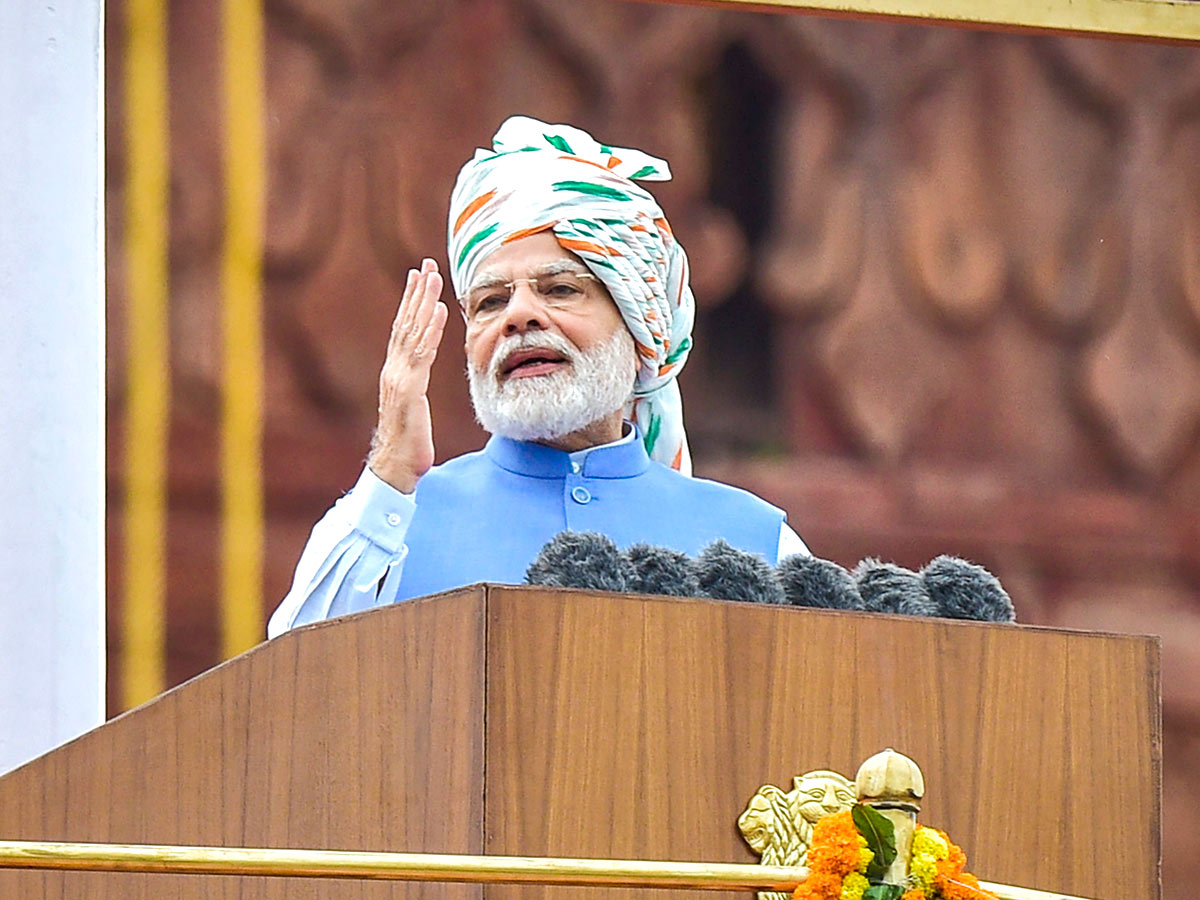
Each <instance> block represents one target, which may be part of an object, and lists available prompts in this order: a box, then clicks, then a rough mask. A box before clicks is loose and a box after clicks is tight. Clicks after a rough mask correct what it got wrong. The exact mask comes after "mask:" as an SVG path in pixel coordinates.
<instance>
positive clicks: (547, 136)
mask: <svg viewBox="0 0 1200 900" xmlns="http://www.w3.org/2000/svg"><path fill="white" fill-rule="evenodd" d="M492 146H493V149H492V150H477V151H476V153H475V158H474V159H472V160H470V161H469V162H468V163H467V164H466V165H465V166H463V168H462V171H461V172H459V174H458V182H457V184H455V186H454V193H453V194H452V195H451V197H450V226H449V236H448V249H449V253H450V277H451V280H452V282H453V284H454V290H455V294H456V295H458V296H462V295H463V293H464V292H465V291H466V289H467V286H468V285H470V284H471V281H472V279H473V278H474V276H475V272H476V270H477V269H478V267H479V265H480V264H481V263H482V262H483V261H484V260H485V259H487V257H488V256H490V255H491V254H492V253H493V252H494V251H495V250H496V249H497V248H499V247H500V246H502V245H503V244H505V243H507V242H509V241H514V240H516V239H518V238H520V237H524V236H526V235H528V234H532V233H535V232H538V231H543V230H545V229H547V228H552V229H553V230H554V234H555V236H556V237H557V238H558V242H559V243H560V244H561V245H562V246H563V247H565V248H566V249H568V250H570V251H572V252H573V253H575V254H576V255H577V256H579V257H580V259H582V260H583V261H584V263H585V264H586V265H587V267H588V268H589V269H590V270H591V271H592V273H593V274H595V275H596V276H597V277H598V278H599V279H600V280H601V281H602V282H603V283H604V285H605V287H607V288H608V292H609V294H611V295H612V298H613V300H614V301H616V304H617V308H618V309H619V310H620V312H621V317H622V318H623V319H624V320H625V325H626V327H627V328H628V329H629V333H630V334H632V335H633V339H634V342H635V345H636V347H637V353H638V361H639V363H640V365H639V368H638V375H637V380H636V382H635V383H634V393H633V398H632V405H631V410H630V412H629V414H630V416H631V417H632V418H633V421H634V422H636V423H637V426H638V429H639V430H640V431H641V433H642V437H643V439H644V440H645V442H646V450H647V452H648V453H649V454H650V456H651V458H652V459H656V460H658V461H660V462H662V463H665V464H666V465H669V466H671V467H673V468H675V469H678V470H680V471H681V472H683V473H684V474H691V457H690V455H689V453H688V446H687V435H686V434H685V433H684V430H683V401H682V400H681V398H680V395H679V386H678V384H676V382H675V377H676V375H678V374H679V370H680V369H682V368H683V364H684V362H686V361H687V357H688V351H689V350H691V346H692V324H693V322H694V320H695V300H694V299H693V297H692V289H691V287H690V286H689V284H688V261H687V256H686V254H685V253H684V252H683V248H682V247H680V246H679V244H678V242H677V241H676V240H675V237H674V236H673V235H672V233H671V227H670V226H669V225H668V224H667V220H666V217H665V216H664V215H663V211H662V209H660V208H659V206H658V203H657V202H655V200H654V198H653V197H652V196H651V195H650V194H649V192H647V191H646V190H645V189H643V188H642V187H640V186H639V185H637V184H635V183H634V181H633V179H643V180H647V181H667V180H669V179H670V177H671V171H670V169H669V168H668V167H667V164H666V162H664V161H663V160H661V159H655V158H654V157H653V156H649V155H647V154H645V153H642V152H641V151H640V150H632V149H626V148H623V147H608V146H605V145H604V144H601V143H598V142H597V141H596V140H595V139H593V138H592V136H591V135H590V134H588V133H587V132H586V131H581V130H580V129H578V128H573V127H571V126H570V125H548V124H546V123H545V122H539V121H538V120H537V119H531V118H528V117H526V116H514V117H513V118H511V119H508V120H507V121H505V122H504V124H503V125H501V126H500V130H499V131H498V132H496V136H495V137H494V138H493V139H492Z"/></svg>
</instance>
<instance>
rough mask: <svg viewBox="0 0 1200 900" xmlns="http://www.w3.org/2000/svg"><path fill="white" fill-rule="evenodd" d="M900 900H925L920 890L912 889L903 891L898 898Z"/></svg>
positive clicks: (923, 893)
mask: <svg viewBox="0 0 1200 900" xmlns="http://www.w3.org/2000/svg"><path fill="white" fill-rule="evenodd" d="M900 900H925V892H924V891H923V890H921V889H920V888H913V889H912V890H908V891H905V892H904V893H903V894H902V895H901V896H900Z"/></svg>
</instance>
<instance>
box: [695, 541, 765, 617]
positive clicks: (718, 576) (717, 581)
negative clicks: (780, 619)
mask: <svg viewBox="0 0 1200 900" xmlns="http://www.w3.org/2000/svg"><path fill="white" fill-rule="evenodd" d="M696 568H697V575H698V577H699V580H700V596H702V597H712V598H713V599H717V600H745V601H749V602H751V603H783V602H784V597H783V588H782V587H781V586H780V584H779V579H778V578H777V577H776V576H775V570H774V569H773V568H771V566H769V565H767V562H766V560H764V559H763V558H762V557H761V556H758V555H757V554H754V553H746V552H744V551H742V550H737V549H734V548H733V547H731V546H730V545H729V544H728V543H726V542H725V541H715V542H713V543H712V544H709V545H708V546H707V547H705V548H704V551H703V552H702V553H701V554H700V557H699V559H697V560H696Z"/></svg>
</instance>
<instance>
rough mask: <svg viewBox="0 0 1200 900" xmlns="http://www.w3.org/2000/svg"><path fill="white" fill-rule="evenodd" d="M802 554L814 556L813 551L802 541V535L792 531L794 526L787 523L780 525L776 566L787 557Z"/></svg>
mask: <svg viewBox="0 0 1200 900" xmlns="http://www.w3.org/2000/svg"><path fill="white" fill-rule="evenodd" d="M797 553H802V554H804V555H805V556H812V551H810V550H809V549H808V546H807V545H806V544H805V543H804V541H803V540H801V539H800V535H798V534H796V532H795V531H793V530H792V526H791V525H789V524H788V523H787V522H780V523H779V551H778V553H776V555H775V562H776V564H778V563H780V562H782V561H783V560H784V558H785V557H788V556H793V555H794V554H797Z"/></svg>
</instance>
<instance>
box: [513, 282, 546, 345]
mask: <svg viewBox="0 0 1200 900" xmlns="http://www.w3.org/2000/svg"><path fill="white" fill-rule="evenodd" d="M547 324H548V323H547V320H546V307H545V305H544V304H543V303H542V298H541V295H539V294H538V292H537V291H536V290H535V289H534V286H533V284H532V283H530V282H528V281H519V282H517V283H516V284H515V285H513V292H512V294H511V295H510V296H509V298H508V305H507V306H505V308H504V333H505V334H506V335H507V334H522V333H524V332H526V331H540V330H542V329H544V328H545V327H546V326H547Z"/></svg>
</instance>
